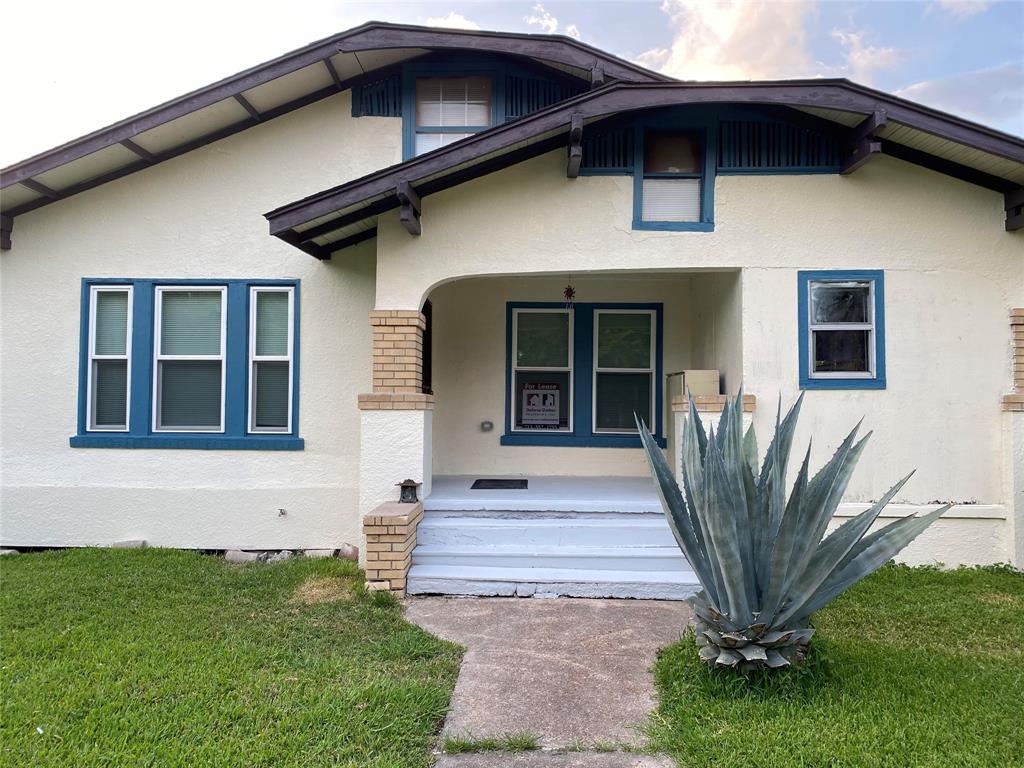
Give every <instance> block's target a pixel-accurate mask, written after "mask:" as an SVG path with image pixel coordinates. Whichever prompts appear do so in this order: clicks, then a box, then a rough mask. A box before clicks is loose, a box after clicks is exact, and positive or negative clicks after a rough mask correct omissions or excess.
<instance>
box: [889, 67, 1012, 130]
mask: <svg viewBox="0 0 1024 768" xmlns="http://www.w3.org/2000/svg"><path fill="white" fill-rule="evenodd" d="M896 95H897V96H902V97H903V98H905V99H910V100H911V101H918V102H920V103H922V104H927V105H928V106H930V107H935V108H936V109H941V110H943V111H945V112H952V113H954V114H957V115H962V116H964V117H966V118H968V119H971V120H976V121H978V122H980V123H985V124H986V125H1000V126H1002V127H1003V128H1004V129H1006V130H1010V131H1014V132H1015V133H1018V134H1024V64H1022V63H1021V62H1019V61H1014V62H1007V63H1005V64H1000V65H999V66H997V67H990V68H987V69H975V70H972V71H969V72H960V73H957V74H955V75H950V76H949V77H943V78H938V79H936V80H924V81H922V82H919V83H914V84H913V85H908V86H907V87H906V88H902V89H900V90H898V91H896Z"/></svg>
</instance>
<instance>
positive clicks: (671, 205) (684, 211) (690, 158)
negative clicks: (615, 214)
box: [640, 131, 704, 222]
mask: <svg viewBox="0 0 1024 768" xmlns="http://www.w3.org/2000/svg"><path fill="white" fill-rule="evenodd" d="M701 151H702V150H701V142H700V139H699V137H698V136H697V134H694V133H683V132H678V131H649V132H648V133H647V134H646V135H645V136H644V176H643V184H642V189H641V193H642V195H643V201H642V205H641V208H640V214H641V216H640V217H641V220H642V221H650V222H695V221H700V218H701V184H702V180H701V176H702V174H703V171H704V164H703V162H702V160H701Z"/></svg>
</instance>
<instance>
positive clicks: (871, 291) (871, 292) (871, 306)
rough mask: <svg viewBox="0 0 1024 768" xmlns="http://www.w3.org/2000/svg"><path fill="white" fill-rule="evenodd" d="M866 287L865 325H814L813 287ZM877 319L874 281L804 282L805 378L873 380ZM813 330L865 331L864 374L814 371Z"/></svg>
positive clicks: (875, 370)
mask: <svg viewBox="0 0 1024 768" xmlns="http://www.w3.org/2000/svg"><path fill="white" fill-rule="evenodd" d="M865 284H866V285H867V287H868V298H867V304H868V305H867V311H868V322H866V323H815V322H814V287H815V286H816V285H828V286H833V287H838V288H854V287H858V288H859V287H862V286H864V285H865ZM876 323H877V318H876V317H875V281H874V279H873V278H858V279H853V280H842V279H840V280H828V279H812V280H808V281H807V375H808V377H810V378H812V379H874V378H877V377H878V367H877V364H876V361H875V338H876V337H875V334H876V333H877V328H876ZM815 331H867V332H868V370H866V371H821V372H815V370H814V350H815V339H814V333H815Z"/></svg>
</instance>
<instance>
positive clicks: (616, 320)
mask: <svg viewBox="0 0 1024 768" xmlns="http://www.w3.org/2000/svg"><path fill="white" fill-rule="evenodd" d="M598 318H599V320H598V335H597V367H598V368H650V367H651V316H650V315H649V314H647V313H642V314H641V313H618V312H615V313H612V312H602V313H600V314H599V315H598Z"/></svg>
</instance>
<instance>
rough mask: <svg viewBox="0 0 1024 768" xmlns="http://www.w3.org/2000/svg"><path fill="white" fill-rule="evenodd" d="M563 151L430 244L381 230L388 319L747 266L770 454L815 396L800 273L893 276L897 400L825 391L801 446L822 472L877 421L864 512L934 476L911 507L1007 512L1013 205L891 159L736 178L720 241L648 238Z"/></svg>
mask: <svg viewBox="0 0 1024 768" xmlns="http://www.w3.org/2000/svg"><path fill="white" fill-rule="evenodd" d="M563 154H564V153H558V152H554V153H551V154H548V155H545V156H543V157H540V158H537V159H534V160H532V161H529V162H525V163H522V164H520V165H518V166H514V167H512V168H510V169H507V170H504V171H500V172H498V173H494V174H491V175H490V176H487V177H484V178H482V179H478V180H475V181H473V182H469V183H467V184H463V185H461V186H459V187H456V188H454V189H451V190H448V191H445V192H443V193H439V194H436V195H432V196H430V197H429V198H427V199H426V200H425V201H424V204H423V220H422V223H423V234H422V235H421V236H420V237H416V238H414V237H410V236H409V235H408V233H407V232H405V231H404V230H403V229H402V228H401V227H400V225H399V224H398V221H397V216H395V215H390V216H386V217H382V219H381V222H380V237H379V245H378V264H377V298H376V302H377V307H378V308H381V309H384V308H402V307H415V306H419V304H420V302H421V301H422V299H423V298H424V296H425V295H426V292H427V291H428V290H429V288H430V286H436V285H439V284H443V283H445V282H447V281H450V280H452V279H455V278H457V277H460V276H465V275H488V274H495V275H505V274H509V273H510V272H518V273H520V274H526V273H531V272H536V273H543V272H549V271H551V268H552V264H553V263H557V264H558V267H559V271H560V272H561V273H572V274H575V275H578V276H579V275H585V274H588V273H589V274H596V273H598V272H600V271H606V270H613V271H616V272H639V271H640V270H656V271H659V272H662V271H670V270H673V269H676V270H680V269H734V268H739V269H742V277H741V280H742V284H741V286H740V290H739V291H738V292H737V291H736V289H735V287H733V288H732V290H731V291H730V292H727V293H728V295H729V296H731V297H732V298H730V299H729V300H731V301H741V302H742V312H741V317H742V328H741V329H740V332H739V333H737V332H736V330H735V328H734V329H733V330H732V332H731V335H732V337H733V338H735V337H736V336H739V337H741V338H742V355H741V359H742V370H743V378H744V383H745V386H746V387H747V391H748V392H751V393H754V394H756V395H757V396H758V397H759V403H760V407H759V408H758V412H757V419H756V423H757V426H758V429H759V432H760V433H761V435H762V441H763V442H766V441H767V436H768V432H769V424H770V421H771V419H773V418H774V410H775V402H776V401H777V398H778V396H779V394H780V393H781V395H782V398H783V402H784V403H786V404H788V403H790V402H792V401H793V400H794V399H795V397H796V396H797V394H798V392H799V390H798V375H797V374H798V371H797V321H796V311H797V302H796V286H797V276H796V273H797V270H798V269H801V268H805V269H828V268H837V269H839V268H842V269H852V268H865V269H867V268H870V269H883V270H885V274H886V332H887V339H888V342H887V357H888V379H889V385H888V388H887V389H886V390H883V391H838V392H822V391H815V392H809V393H808V395H807V401H806V403H805V408H804V416H803V420H802V429H801V432H800V433H799V435H798V438H797V445H798V446H799V445H805V444H806V441H807V439H808V438H809V437H810V435H811V434H812V433H813V435H814V437H815V454H814V456H815V464H819V465H820V464H821V463H822V462H824V460H825V459H827V457H828V456H829V455H830V453H831V449H832V448H833V447H834V446H835V445H837V444H838V442H839V440H841V439H842V437H843V436H844V435H845V433H846V432H847V431H848V430H849V429H850V428H851V427H852V426H853V424H854V423H855V422H856V420H857V419H858V418H860V416H862V415H863V416H865V426H866V428H867V429H874V430H877V433H878V434H877V436H876V439H875V440H874V444H873V445H872V446H871V447H870V449H869V450H868V452H867V454H866V455H865V456H864V458H863V459H862V461H861V465H860V468H859V470H858V472H857V474H856V476H855V478H854V480H853V483H852V484H851V487H850V493H849V499H850V500H864V499H873V498H877V497H879V496H880V495H881V494H882V493H883V492H884V491H885V490H886V489H887V488H888V487H889V485H891V484H892V483H893V482H894V481H895V480H896V479H897V478H898V477H899V476H901V474H902V473H904V472H906V471H909V470H910V469H913V468H914V467H917V468H918V475H917V477H915V479H914V480H913V481H911V483H909V484H908V485H907V486H906V488H905V489H904V491H903V492H902V493H901V498H900V499H898V501H904V502H908V503H927V502H930V501H932V500H934V499H942V500H952V501H957V502H965V501H970V502H978V503H995V504H1000V503H1004V501H1005V499H1004V489H1003V484H1002V479H1003V478H1002V473H1003V470H1002V464H1003V462H1002V451H1003V438H1002V426H1001V425H1002V421H1001V418H1002V415H1003V414H1002V413H1001V411H1000V395H1001V393H1002V392H1003V391H1006V390H1008V388H1009V386H1010V355H1009V338H1010V332H1009V325H1008V323H1007V312H1008V309H1009V308H1010V307H1012V306H1020V304H1021V302H1022V301H1024V237H1022V234H1024V233H1019V232H1018V233H1007V232H1005V231H1003V227H1002V221H1003V210H1002V198H1001V197H1000V196H999V195H997V194H995V193H993V192H989V191H987V190H984V189H981V188H979V187H975V186H972V185H970V184H966V183H963V182H959V181H956V180H954V179H950V178H948V177H945V176H942V175H939V174H936V173H933V172H930V171H926V170H924V169H921V168H918V167H916V166H912V165H909V164H907V163H903V162H901V161H898V160H894V159H891V158H887V157H882V158H880V159H878V160H877V161H874V162H872V163H869V164H868V165H866V166H865V167H863V168H862V169H860V170H859V171H858V172H857V173H856V174H854V175H853V176H851V177H839V176H833V175H821V176H734V177H720V178H719V179H718V182H717V186H716V198H715V218H716V231H715V232H712V233H665V232H638V231H633V230H632V229H631V228H630V217H631V215H632V186H631V184H630V183H629V180H628V179H624V178H617V177H582V178H579V179H576V180H568V179H566V178H565V172H564V157H563ZM733 364H735V363H733ZM437 389H438V397H439V399H440V398H443V397H444V392H443V391H442V389H441V387H440V385H439V386H438V388H437ZM474 420H476V417H474ZM467 434H469V433H468V432H467Z"/></svg>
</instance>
